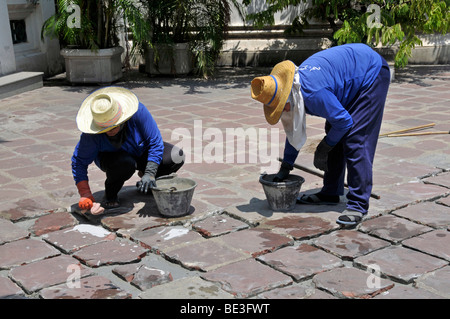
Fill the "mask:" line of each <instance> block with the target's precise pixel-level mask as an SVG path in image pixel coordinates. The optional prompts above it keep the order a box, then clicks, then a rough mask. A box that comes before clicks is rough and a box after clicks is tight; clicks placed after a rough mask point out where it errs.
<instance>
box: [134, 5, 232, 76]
mask: <svg viewBox="0 0 450 319" xmlns="http://www.w3.org/2000/svg"><path fill="white" fill-rule="evenodd" d="M140 3H141V4H142V5H143V7H144V8H145V12H146V16H147V21H148V24H149V25H150V29H151V35H150V39H149V45H150V46H151V47H153V48H155V44H161V43H162V44H168V45H172V44H174V43H183V42H188V43H189V45H190V48H191V50H192V52H193V53H194V56H195V65H196V69H197V72H198V73H199V74H200V75H202V76H203V77H205V78H206V77H208V75H209V74H211V73H213V71H214V64H215V62H216V60H217V58H218V57H219V53H220V50H221V49H222V46H223V42H224V40H225V38H226V35H227V28H228V24H229V21H230V14H231V5H234V6H235V7H237V8H239V6H240V5H239V3H238V1H237V0H140ZM239 9H240V8H239ZM141 44H142V43H141ZM141 47H142V48H143V49H145V44H144V45H143V46H142V45H141ZM155 58H156V59H157V58H158V54H155Z"/></svg>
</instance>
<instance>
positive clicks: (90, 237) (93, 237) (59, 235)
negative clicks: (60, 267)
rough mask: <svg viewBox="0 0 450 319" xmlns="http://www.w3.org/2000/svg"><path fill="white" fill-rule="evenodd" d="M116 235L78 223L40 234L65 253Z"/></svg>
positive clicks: (110, 238)
mask: <svg viewBox="0 0 450 319" xmlns="http://www.w3.org/2000/svg"><path fill="white" fill-rule="evenodd" d="M115 238H116V235H115V234H114V233H112V232H109V231H107V230H106V229H104V228H103V227H100V226H95V225H89V224H80V225H76V226H74V227H71V228H67V229H62V230H58V231H54V232H51V233H47V234H44V235H42V239H43V240H45V241H46V242H48V243H49V244H52V245H54V246H55V247H58V249H61V250H62V251H63V252H64V253H66V254H71V253H73V252H75V251H77V250H79V249H81V248H83V247H86V246H89V245H94V244H96V243H99V242H102V241H110V240H114V239H115Z"/></svg>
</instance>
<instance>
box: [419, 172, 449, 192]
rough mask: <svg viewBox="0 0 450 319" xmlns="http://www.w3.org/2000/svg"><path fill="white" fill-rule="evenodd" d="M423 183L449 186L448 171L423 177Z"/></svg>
mask: <svg viewBox="0 0 450 319" xmlns="http://www.w3.org/2000/svg"><path fill="white" fill-rule="evenodd" d="M423 181H424V182H425V183H429V184H434V185H438V186H442V187H447V188H450V173H449V172H445V173H441V174H437V175H435V176H431V177H428V178H425V179H423Z"/></svg>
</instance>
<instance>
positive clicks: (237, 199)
mask: <svg viewBox="0 0 450 319" xmlns="http://www.w3.org/2000/svg"><path fill="white" fill-rule="evenodd" d="M267 72H268V69H250V68H248V69H221V70H220V72H219V75H218V76H217V78H214V79H211V80H208V81H206V80H200V79H193V78H190V77H186V78H179V79H172V78H147V77H145V76H144V75H142V74H139V73H136V72H130V73H128V74H126V76H125V78H124V79H123V80H122V81H121V82H119V83H117V85H121V86H125V87H127V88H130V89H132V90H133V91H134V92H135V93H136V94H137V96H138V97H139V99H140V100H141V101H142V102H143V103H144V104H145V105H146V106H147V107H148V108H149V110H150V111H151V113H152V114H153V116H154V117H155V119H156V122H157V123H158V125H159V128H160V130H161V132H162V134H163V137H164V139H165V140H166V141H168V142H172V143H173V144H177V143H178V145H181V143H182V146H183V147H184V149H185V152H186V155H187V163H186V164H185V165H184V166H183V168H182V169H181V170H180V171H179V172H178V175H179V176H182V177H187V178H191V179H194V180H195V181H196V182H197V183H198V186H197V188H196V190H195V193H194V198H193V200H192V203H191V206H192V207H191V211H190V213H189V215H187V216H184V217H179V218H172V219H169V218H165V217H163V216H161V215H160V214H159V213H158V211H157V208H156V205H155V201H154V199H153V197H152V196H144V195H141V194H139V193H138V192H137V191H136V188H135V186H134V185H135V183H136V181H138V180H139V178H138V177H137V175H135V176H133V177H132V179H131V180H129V181H128V182H127V183H126V184H125V186H124V188H123V189H122V191H121V192H120V193H119V196H120V199H121V203H122V207H121V208H119V209H115V210H111V211H109V212H108V214H105V215H103V216H100V217H95V216H92V215H89V214H81V212H79V211H78V210H77V209H76V206H77V202H78V194H77V190H76V187H75V185H74V182H73V178H72V175H71V166H70V158H71V155H72V152H73V149H74V146H75V145H76V143H77V141H78V138H79V135H80V132H79V131H78V130H77V128H76V124H75V117H76V114H77V111H78V108H79V105H80V103H81V102H82V100H83V99H84V98H85V97H86V96H87V95H88V94H89V93H90V92H91V91H92V90H94V89H96V87H84V86H68V85H67V84H66V83H65V82H64V81H63V80H61V78H58V77H57V78H55V79H51V80H48V81H46V82H45V86H44V87H43V88H40V89H37V90H34V91H30V92H26V93H22V94H19V95H16V96H13V97H9V98H6V99H3V100H0V124H1V125H0V194H1V208H0V297H1V298H43V299H54V298H133V299H140V298H143V299H154V298H155V299H156V298H183V299H187V298H202V299H203V298H207V299H215V298H221V299H240V298H253V299H275V298H282V299H291V298H314V299H337V298H373V299H382V298H388V299H396V298H450V285H448V282H449V280H450V264H449V263H450V196H449V194H450V135H425V136H416V137H395V138H388V137H383V138H380V140H379V145H378V149H377V153H376V158H375V165H374V189H373V192H374V193H376V194H377V195H379V196H380V199H378V200H377V199H372V200H371V207H370V212H369V216H368V218H367V219H366V220H365V221H364V222H362V223H361V224H360V225H359V226H358V227H356V228H354V229H342V228H340V227H339V226H338V225H337V224H336V223H335V220H336V218H337V216H338V214H339V213H340V212H341V211H342V210H343V209H344V207H345V206H344V203H341V204H339V205H337V206H326V207H314V206H309V205H296V207H295V208H294V210H292V211H289V212H275V211H272V210H270V209H269V207H268V203H267V200H266V198H265V195H264V192H263V189H262V186H261V184H260V183H259V182H258V179H259V176H260V173H261V172H262V171H264V170H266V171H267V172H268V173H273V172H275V171H276V170H277V168H278V165H279V163H278V161H276V159H277V157H281V156H282V151H283V146H284V138H285V135H284V132H283V130H282V127H281V126H280V124H278V125H277V126H275V127H269V125H268V124H266V122H265V120H264V116H263V113H262V109H261V107H260V105H259V104H258V103H257V102H255V101H253V100H252V99H251V98H250V89H249V84H250V80H251V79H252V78H253V77H254V76H256V75H261V74H266V73H267ZM449 80H450V68H449V67H448V66H427V67H421V66H410V67H408V68H406V69H404V70H401V71H400V72H399V73H397V75H396V80H395V81H394V82H393V83H392V84H391V87H390V90H389V95H388V101H387V105H386V110H385V115H384V121H383V125H382V133H384V132H389V131H394V130H399V129H405V128H409V127H413V126H418V125H423V124H429V123H435V124H436V125H435V126H434V127H433V128H430V129H428V130H427V131H430V132H431V131H436V130H447V131H448V130H450V81H449ZM323 125H324V122H323V120H322V119H319V118H315V117H311V116H308V118H307V133H308V141H307V143H306V145H305V146H304V148H303V149H302V151H301V153H300V156H299V157H298V159H297V163H298V164H300V165H303V166H307V167H309V168H313V166H312V158H313V152H314V149H315V145H317V143H318V142H319V141H320V140H321V138H322V137H323V134H324V132H323ZM227 129H228V130H227ZM255 132H256V133H255ZM253 133H254V134H255V135H251V134H253ZM245 134H247V139H245V140H244V139H241V138H240V136H243V135H245ZM249 136H250V137H251V136H253V138H255V136H256V137H257V138H258V139H257V142H258V143H257V147H256V148H255V145H254V143H252V142H251V138H249ZM242 141H244V143H243V142H242ZM253 142H254V139H253ZM264 142H268V143H269V144H266V143H264ZM268 158H270V159H271V160H272V162H268V161H267V159H268ZM269 164H270V165H269ZM294 173H295V174H298V175H301V176H303V177H304V178H305V183H304V184H303V185H302V190H301V192H314V191H317V189H319V188H320V187H321V178H320V177H317V176H316V175H313V174H310V173H306V172H304V171H301V170H295V171H294ZM89 178H90V185H91V189H92V191H93V192H94V196H95V197H96V198H97V200H100V199H101V198H102V195H103V183H104V178H105V177H104V173H102V172H101V171H100V170H99V169H98V168H96V167H95V166H94V165H91V167H90V169H89ZM342 202H345V198H344V197H342Z"/></svg>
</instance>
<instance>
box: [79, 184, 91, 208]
mask: <svg viewBox="0 0 450 319" xmlns="http://www.w3.org/2000/svg"><path fill="white" fill-rule="evenodd" d="M77 188H78V194H80V197H81V198H80V201H79V202H78V206H79V207H80V208H81V209H86V210H87V209H91V208H92V205H93V204H94V202H95V199H94V196H92V193H91V189H90V188H89V183H88V181H81V182H79V183H78V184H77Z"/></svg>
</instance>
